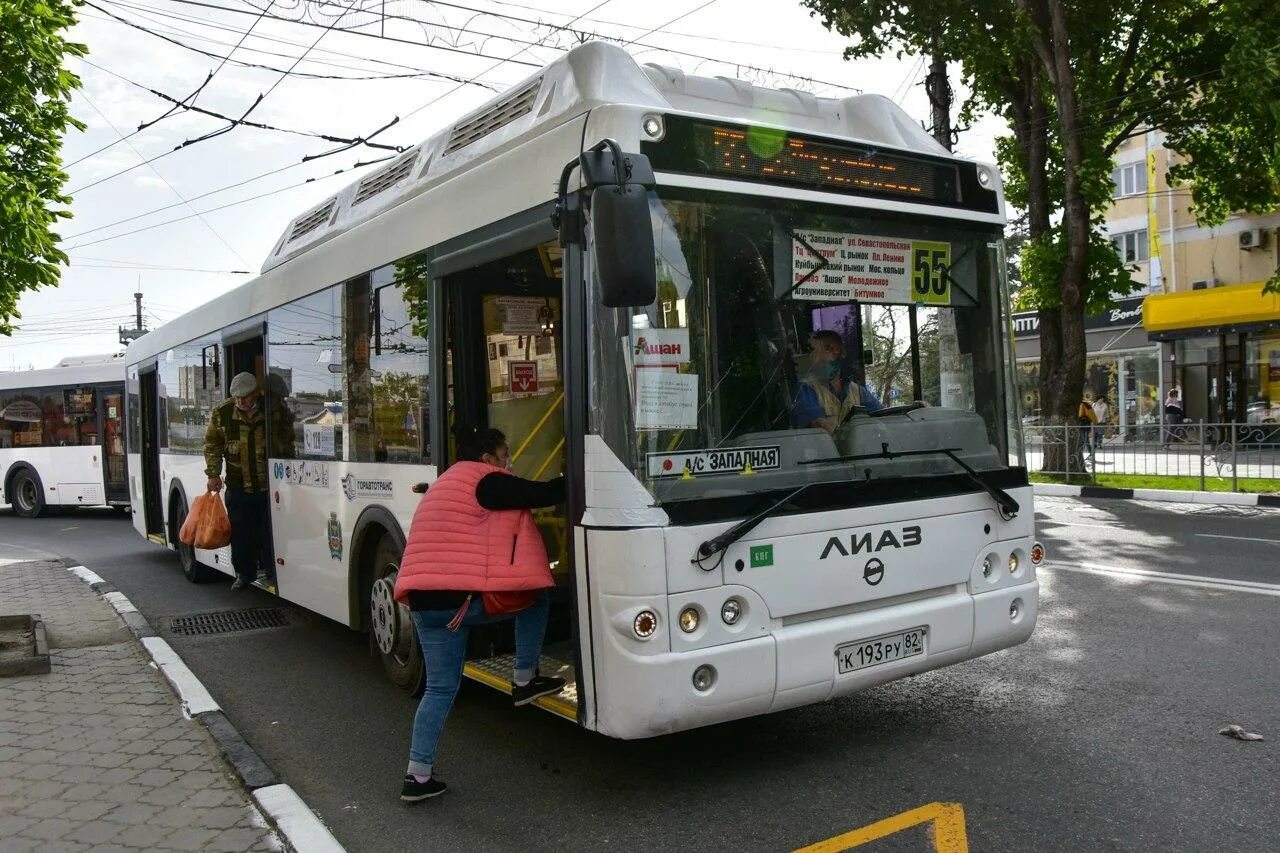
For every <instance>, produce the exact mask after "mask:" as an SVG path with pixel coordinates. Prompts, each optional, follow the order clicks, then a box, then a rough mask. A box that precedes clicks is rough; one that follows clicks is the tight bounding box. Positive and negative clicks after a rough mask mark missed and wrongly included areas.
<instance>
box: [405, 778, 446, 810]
mask: <svg viewBox="0 0 1280 853" xmlns="http://www.w3.org/2000/svg"><path fill="white" fill-rule="evenodd" d="M447 790H449V786H448V785H446V784H445V783H444V782H441V781H440V780H439V779H437V778H436V777H434V776H432V777H431V778H429V779H427V781H425V782H419V781H418V780H417V779H416V778H414V776H413V774H412V773H407V774H405V777H404V787H402V788H401V789H400V799H402V800H404V801H405V802H406V803H416V802H419V801H421V800H426V799H430V798H431V797H438V796H440V795H441V794H443V793H444V792H445V791H447Z"/></svg>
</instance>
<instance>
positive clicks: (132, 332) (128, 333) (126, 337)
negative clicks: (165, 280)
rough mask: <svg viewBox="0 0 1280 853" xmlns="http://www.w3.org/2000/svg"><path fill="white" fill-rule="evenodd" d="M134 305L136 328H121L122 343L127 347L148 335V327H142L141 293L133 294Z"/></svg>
mask: <svg viewBox="0 0 1280 853" xmlns="http://www.w3.org/2000/svg"><path fill="white" fill-rule="evenodd" d="M133 303H134V310H135V314H134V317H135V319H134V327H133V328H132V329H126V328H125V327H124V326H120V327H119V331H120V343H122V344H124V345H125V346H128V344H129V342H130V341H136V340H137V339H138V338H140V337H142V336H143V335H145V334H146V333H147V329H146V327H145V326H143V325H142V294H141V293H135V294H133Z"/></svg>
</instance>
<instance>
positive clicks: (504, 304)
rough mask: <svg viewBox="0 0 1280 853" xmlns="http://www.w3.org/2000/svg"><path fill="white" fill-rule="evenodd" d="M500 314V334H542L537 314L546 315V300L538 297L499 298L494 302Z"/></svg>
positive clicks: (541, 318) (541, 319) (541, 320)
mask: <svg viewBox="0 0 1280 853" xmlns="http://www.w3.org/2000/svg"><path fill="white" fill-rule="evenodd" d="M494 301H495V302H496V303H497V305H498V309H499V310H500V311H501V314H502V334H504V335H537V334H540V333H541V332H542V322H543V319H545V317H540V316H539V312H541V313H542V314H543V315H545V314H547V300H546V299H543V298H542V297H540V296H501V297H499V298H497V299H495V300H494Z"/></svg>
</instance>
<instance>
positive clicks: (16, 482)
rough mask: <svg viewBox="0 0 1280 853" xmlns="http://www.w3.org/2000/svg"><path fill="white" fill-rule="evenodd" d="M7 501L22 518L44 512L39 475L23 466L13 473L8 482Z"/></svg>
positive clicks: (42, 490) (42, 488)
mask: <svg viewBox="0 0 1280 853" xmlns="http://www.w3.org/2000/svg"><path fill="white" fill-rule="evenodd" d="M9 502H10V503H11V504H13V511H14V512H16V513H17V514H18V515H20V516H22V517H23V518H35V517H36V516H38V515H40V513H42V512H44V485H43V484H42V483H41V482H40V475H39V474H37V473H36V472H35V471H32V470H31V469H30V468H24V469H22V470H21V471H19V472H18V473H16V474H14V475H13V481H12V482H11V483H10V484H9Z"/></svg>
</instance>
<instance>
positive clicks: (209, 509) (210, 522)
mask: <svg viewBox="0 0 1280 853" xmlns="http://www.w3.org/2000/svg"><path fill="white" fill-rule="evenodd" d="M178 539H179V540H180V541H182V542H183V543H184V544H186V545H194V546H195V547H196V548H224V547H226V546H227V545H230V544H231V519H230V518H228V517H227V508H226V506H224V505H223V503H222V498H220V497H218V494H217V493H216V492H206V493H205V494H203V495H201V496H200V497H198V498H196V499H195V500H194V501H192V503H191V512H189V513H188V514H187V520H186V521H184V522H182V529H181V530H179V531H178Z"/></svg>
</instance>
